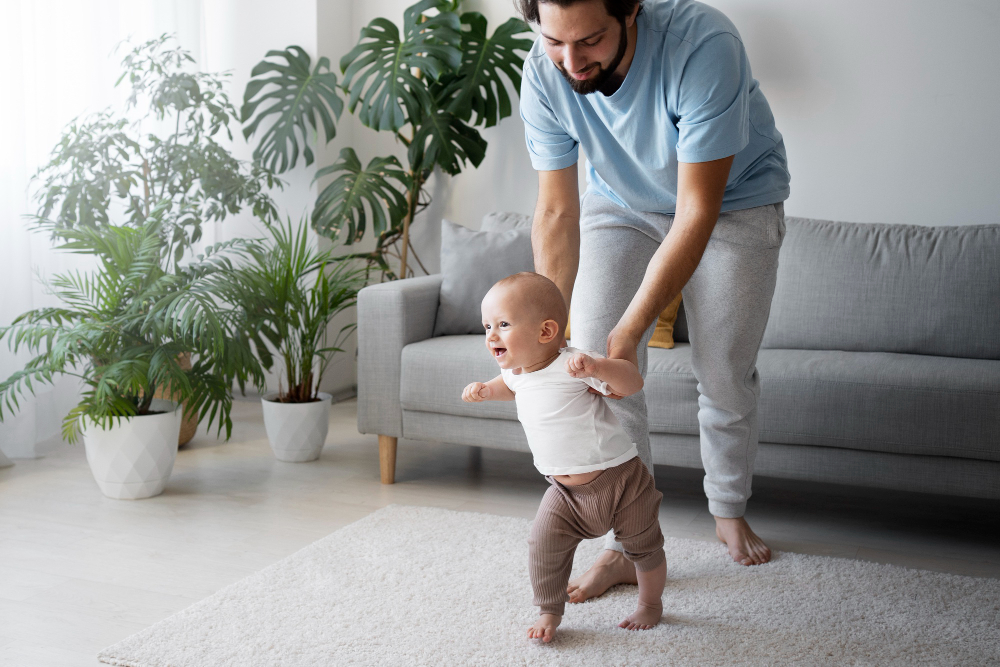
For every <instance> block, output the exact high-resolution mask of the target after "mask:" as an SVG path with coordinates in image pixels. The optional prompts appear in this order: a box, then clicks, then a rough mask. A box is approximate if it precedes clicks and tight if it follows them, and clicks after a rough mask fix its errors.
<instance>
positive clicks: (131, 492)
mask: <svg viewBox="0 0 1000 667" xmlns="http://www.w3.org/2000/svg"><path fill="white" fill-rule="evenodd" d="M150 408H151V409H153V410H165V412H163V413H162V414H158V415H141V416H138V417H126V418H123V419H121V420H116V421H114V422H112V426H111V428H109V429H107V430H104V429H103V428H101V427H100V426H98V425H97V424H95V423H94V422H92V421H90V420H89V419H86V418H84V419H83V445H84V447H85V448H86V450H87V462H88V463H90V471H91V472H92V473H94V479H95V480H97V486H99V487H101V491H102V492H103V493H104V495H106V496H107V497H109V498H120V499H128V500H135V499H137V498H151V497H152V496H156V495H159V494H161V493H163V487H165V486H166V485H167V480H168V479H170V473H171V472H172V471H173V469H174V460H175V459H176V458H177V436H178V435H179V434H180V430H181V418H182V415H183V412H184V407H183V406H182V405H179V404H177V403H174V402H172V401H165V400H161V399H153V402H152V404H150Z"/></svg>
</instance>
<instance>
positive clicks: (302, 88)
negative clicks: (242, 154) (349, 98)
mask: <svg viewBox="0 0 1000 667" xmlns="http://www.w3.org/2000/svg"><path fill="white" fill-rule="evenodd" d="M266 58H275V59H278V58H280V59H282V60H284V63H281V62H272V61H268V60H262V61H261V62H259V63H258V64H257V66H256V67H254V68H253V71H252V72H251V73H250V74H251V79H250V82H249V83H248V84H247V87H246V91H245V92H244V94H243V107H242V108H241V110H240V119H241V121H242V122H243V123H244V124H245V127H244V128H243V136H244V137H246V138H247V139H249V138H250V136H251V135H252V134H254V132H256V131H257V129H258V127H259V126H260V123H261V121H262V120H264V119H265V118H270V117H273V118H272V120H273V123H272V124H271V126H270V127H268V128H267V131H265V132H264V134H263V135H261V138H260V141H259V143H258V145H257V148H256V149H255V150H254V153H253V156H254V158H255V159H257V160H260V162H261V163H262V164H263V165H264V166H265V167H267V168H269V169H270V170H271V171H273V172H274V173H278V174H280V173H282V172H284V171H287V170H288V169H291V168H292V167H294V166H295V164H296V163H297V162H298V159H299V151H300V149H301V151H302V155H303V157H304V158H305V163H306V164H307V165H310V164H312V163H313V159H314V157H313V152H312V149H311V148H310V146H309V141H310V140H311V138H312V134H314V133H316V132H318V130H319V126H320V125H321V126H322V128H323V136H324V138H325V140H326V141H327V142H329V141H330V140H332V139H333V138H334V136H335V135H336V127H335V125H334V118H335V117H336V118H340V113H341V111H343V108H344V103H343V101H342V100H341V99H340V94H339V92H338V89H337V75H336V74H335V73H334V72H331V71H329V69H330V61H329V59H327V58H325V57H324V58H320V59H319V60H318V61H317V62H316V66H315V67H313V68H312V69H310V66H311V64H312V61H311V60H310V58H309V54H307V53H306V52H305V51H304V50H303V49H302V48H301V47H298V46H289V47H288V48H287V49H285V50H284V51H268V52H267V55H266ZM262 104H266V106H264V107H263V108H261V105H262ZM254 114H256V117H255V118H254V119H253V121H252V122H250V119H251V118H252V117H253V116H254ZM248 122H249V124H247V123H248ZM309 127H311V128H312V130H313V133H310V132H309V130H308V128H309ZM296 131H297V132H298V133H297V134H296Z"/></svg>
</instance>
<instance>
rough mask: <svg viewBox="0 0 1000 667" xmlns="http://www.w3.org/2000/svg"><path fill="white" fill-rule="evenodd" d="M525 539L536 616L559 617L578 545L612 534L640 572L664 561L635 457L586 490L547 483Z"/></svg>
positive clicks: (645, 476)
mask: <svg viewBox="0 0 1000 667" xmlns="http://www.w3.org/2000/svg"><path fill="white" fill-rule="evenodd" d="M545 479H547V480H549V484H551V485H552V486H550V487H549V490H548V491H546V492H545V496H544V497H543V498H542V504H541V506H540V507H539V508H538V514H537V515H536V516H535V523H534V525H532V527H531V537H530V538H528V553H529V556H528V571H529V574H530V576H531V588H532V589H533V591H534V594H535V599H534V604H535V605H537V606H538V607H539V608H540V613H542V614H555V615H557V616H562V614H563V610H564V608H565V606H566V601H567V600H568V599H569V596H568V595H567V594H566V585H567V584H568V583H569V574H570V570H572V568H573V554H574V553H575V552H576V547H577V545H578V544H580V541H581V540H589V539H594V538H597V537H601V536H602V535H604V534H606V533H607V532H608V531H609V530H613V531H614V534H615V539H616V540H617V541H618V542H620V543H621V545H622V547H624V553H625V557H626V558H628V559H629V560H630V561H632V562H633V563H635V567H636V569H637V570H639V571H640V572H648V571H649V570H654V569H656V568H657V567H659V565H660V564H661V563H662V562H663V561H664V560H665V556H664V555H663V534H662V533H661V532H660V521H659V511H660V500H661V499H662V498H663V494H662V493H660V492H659V491H657V490H656V485H655V484H654V483H653V477H652V476H651V475H650V474H649V471H648V470H647V469H646V466H645V465H644V464H643V462H642V460H641V459H639V457H635V458H633V459H631V460H629V461H626V462H625V463H623V464H621V465H619V466H615V467H614V468H608V469H607V470H605V471H604V472H603V473H601V475H600V476H599V477H598V478H597V479H595V480H594V481H592V482H590V483H589V484H580V485H578V486H564V485H563V484H560V483H559V482H557V481H556V480H554V479H553V478H551V477H549V476H546V478H545Z"/></svg>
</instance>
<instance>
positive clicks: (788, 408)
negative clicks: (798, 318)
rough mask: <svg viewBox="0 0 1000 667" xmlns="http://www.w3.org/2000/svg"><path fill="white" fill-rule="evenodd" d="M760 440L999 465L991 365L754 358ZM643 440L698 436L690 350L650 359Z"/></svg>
mask: <svg viewBox="0 0 1000 667" xmlns="http://www.w3.org/2000/svg"><path fill="white" fill-rule="evenodd" d="M757 370H758V372H759V373H760V378H761V398H760V405H759V410H760V439H761V441H762V442H775V443H784V444H796V445H823V446H831V447H845V448H850V449H863V450H870V451H881V452H888V453H895V454H935V455H941V456H956V457H964V458H974V459H985V460H991V461H1000V361H983V360H976V359H955V358H949V357H932V356H925V355H911V354H895V353H884V352H844V351H830V350H819V351H816V350H761V351H760V354H759V356H758V360H757ZM646 403H647V405H648V406H649V422H650V431H653V432H662V433H682V434H697V433H698V391H697V382H696V381H695V378H694V374H693V373H692V371H691V346H690V345H688V344H682V343H678V345H677V347H675V348H674V349H673V350H650V351H649V368H648V371H647V374H646Z"/></svg>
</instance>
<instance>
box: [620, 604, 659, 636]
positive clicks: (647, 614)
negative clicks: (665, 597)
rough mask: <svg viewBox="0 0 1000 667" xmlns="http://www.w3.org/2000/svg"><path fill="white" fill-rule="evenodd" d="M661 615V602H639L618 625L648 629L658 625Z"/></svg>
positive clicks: (627, 628)
mask: <svg viewBox="0 0 1000 667" xmlns="http://www.w3.org/2000/svg"><path fill="white" fill-rule="evenodd" d="M661 616H663V605H662V604H658V605H647V604H643V603H642V602H640V603H639V606H638V607H636V608H635V611H634V612H633V613H632V614H630V615H629V616H628V617H626V619H625V620H624V621H622V622H621V623H619V624H618V627H619V628H625V629H626V630H649V629H650V628H652V627H653V626H655V625H659V623H660V617H661Z"/></svg>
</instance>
